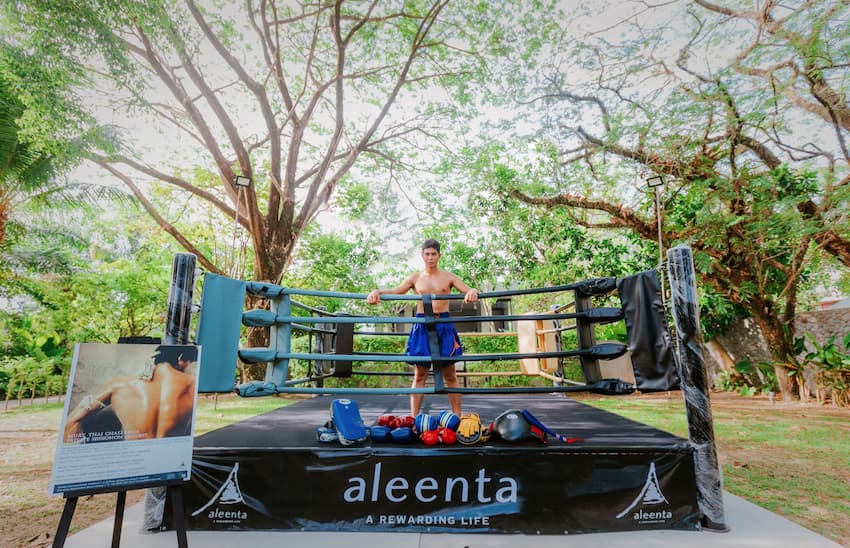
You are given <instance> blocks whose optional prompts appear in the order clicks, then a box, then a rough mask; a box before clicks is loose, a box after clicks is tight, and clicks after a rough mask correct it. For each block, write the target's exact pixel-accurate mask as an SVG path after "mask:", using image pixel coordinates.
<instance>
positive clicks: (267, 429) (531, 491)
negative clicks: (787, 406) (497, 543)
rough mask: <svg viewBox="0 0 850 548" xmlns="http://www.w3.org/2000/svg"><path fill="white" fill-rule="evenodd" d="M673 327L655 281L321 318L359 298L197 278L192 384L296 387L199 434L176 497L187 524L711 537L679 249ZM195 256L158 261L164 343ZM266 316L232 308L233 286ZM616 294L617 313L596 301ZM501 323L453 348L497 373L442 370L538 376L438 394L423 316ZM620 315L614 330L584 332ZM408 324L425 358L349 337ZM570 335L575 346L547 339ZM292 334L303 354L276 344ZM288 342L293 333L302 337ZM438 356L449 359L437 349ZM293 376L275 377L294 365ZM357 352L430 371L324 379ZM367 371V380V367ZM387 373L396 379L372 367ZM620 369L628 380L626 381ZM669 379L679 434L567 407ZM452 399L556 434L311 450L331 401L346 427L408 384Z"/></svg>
mask: <svg viewBox="0 0 850 548" xmlns="http://www.w3.org/2000/svg"><path fill="white" fill-rule="evenodd" d="M668 264H669V274H670V275H669V278H670V280H671V288H670V290H671V296H672V297H671V303H672V309H673V310H672V316H673V319H674V325H675V330H673V331H674V333H675V337H674V336H673V335H672V334H671V330H669V329H668V324H667V314H666V310H665V304H664V301H663V299H662V297H661V295H662V294H661V289H660V287H659V281H658V275H657V273H656V272H655V271H647V272H642V273H638V274H635V275H633V276H628V277H625V278H596V279H592V280H586V281H581V282H576V283H573V284H569V285H563V286H555V287H547V288H532V289H524V290H513V291H496V292H489V293H480V294H479V299H496V298H502V297H511V296H517V295H527V294H540V293H553V294H555V293H558V294H562V293H564V292H569V293H571V296H572V301H571V302H570V303H568V304H567V305H562V306H555V307H552V309H551V310H549V311H548V312H545V313H529V314H518V315H500V316H453V317H451V318H445V319H444V318H435V317H433V315H432V314H431V312H432V310H433V309H432V306H433V302H434V301H436V300H441V299H462V296H461V295H422V296H419V295H386V296H382V300H386V301H412V302H416V301H421V302H422V305H423V307H424V308H425V311H426V314H425V317H413V318H410V317H407V318H404V317H385V316H365V315H355V314H349V313H328V312H326V311H325V310H322V309H319V308H316V307H312V306H309V305H306V304H304V303H302V302H300V301H299V300H298V298H300V297H322V298H334V299H342V300H364V299H365V296H366V295H365V294H359V293H340V292H332V291H318V290H308V289H294V288H286V287H282V286H279V285H275V284H269V283H258V282H248V281H242V280H235V279H231V278H227V277H224V276H218V275H214V274H206V275H205V277H204V281H203V290H202V299H201V303H200V312H199V313H198V324H197V337H196V342H197V344H199V345H200V346H201V348H202V353H201V368H200V372H199V385H198V386H199V392H202V393H216V392H219V393H220V392H232V391H235V392H236V393H238V394H239V395H241V396H244V397H254V396H269V395H275V394H293V395H306V396H309V397H307V398H303V399H300V401H298V402H297V403H295V404H292V405H289V406H287V407H283V408H281V409H278V410H276V411H274V412H271V413H267V414H265V415H262V416H259V417H254V418H252V419H249V420H246V421H242V422H240V423H236V424H233V425H230V426H227V427H224V428H221V429H219V430H216V431H213V432H209V433H207V434H204V435H202V436H199V437H198V438H196V440H195V448H194V456H193V463H192V481H191V484H190V485H189V486H188V487H187V488H186V489H185V490H184V491H185V493H184V499H185V506H186V513H187V516H186V517H187V520H188V524H189V528H190V529H198V530H253V529H258V530H259V529H273V530H305V531H310V530H315V531H331V530H333V531H411V532H414V531H416V532H466V533H468V532H486V533H494V532H496V533H526V534H540V533H548V534H565V533H583V532H601V531H633V530H644V529H683V530H698V529H700V528H709V529H714V530H724V529H725V524H724V516H723V507H722V486H721V480H720V472H719V466H718V462H717V455H716V450H715V447H714V438H713V425H712V420H711V410H710V402H709V401H708V392H707V390H708V382H707V375H706V372H705V363H704V360H703V356H702V350H701V347H700V342H701V339H700V333H699V318H698V312H697V311H698V307H697V300H696V287H695V283H694V274H693V264H692V260H691V256H690V250H689V249H688V248H686V247H679V248H674V249H671V250H670V251H669V252H668ZM194 270H195V264H194V256H192V255H190V254H178V255H177V256H175V261H174V268H173V276H172V286H171V290H170V292H169V312H168V324H167V329H166V340H167V341H173V342H188V341H189V339H190V336H189V329H190V323H191V318H192V314H193V304H192V298H193V297H192V295H193V287H194V283H195V280H194ZM249 296H250V297H253V299H252V300H253V301H256V299H257V298H261V299H265V300H266V301H267V302H268V303H269V308H268V309H250V310H245V309H244V306H245V302H246V297H249ZM614 296H616V297H619V299H620V304H621V306H619V307H612V306H603V307H595V306H594V301H595V300H598V299H607V303H610V302H611V300H612V299H613V298H614ZM493 320H499V321H511V322H515V323H516V324H517V326H518V329H517V336H518V338H519V340H518V348H519V351H518V352H511V353H501V354H464V355H463V356H462V357H461V358H460V361H462V362H495V361H509V362H511V363H518V364H519V366H518V368H517V369H516V370H514V371H507V372H505V371H500V372H495V371H494V372H490V373H488V372H483V373H482V372H476V373H467V372H465V371H459V372H458V376H459V377H463V376H464V375H467V374H469V375H493V376H498V375H525V376H528V377H529V378H537V379H542V381H544V382H545V385H544V386H541V385H540V383H537V385H536V386H510V387H489V388H482V387H472V388H470V387H466V386H464V387H460V386H458V387H449V386H446V384H445V382H444V380H443V378H442V374H441V369H442V366H443V364H444V363H445V360H443V359H441V358H440V357H439V351H436V352H435V351H434V349H437V348H439V346H438V344H439V342H438V341H437V337H436V329H435V328H436V325H437V324H439V323H441V322H447V321H451V322H454V323H463V322H484V321H493ZM613 322H623V323H624V324H625V327H626V333H627V338H628V341H627V343H620V342H599V341H597V339H596V334H595V327H596V326H598V325H604V324H608V323H613ZM416 323H421V324H424V325H425V327H426V329H427V330H428V334H429V345H430V347H431V348H432V352H431V354H432V355H431V356H424V357H423V356H416V357H414V356H406V355H403V354H391V353H389V354H388V353H377V352H365V351H360V350H358V349H357V347H358V340H359V339H360V338H364V337H373V336H386V335H390V334H389V333H386V332H381V331H377V330H376V327H377V326H380V325H382V324H396V325H405V326H406V325H412V324H416ZM243 327H253V328H256V327H261V328H268V329H269V330H270V342H269V346H268V347H267V348H240V344H239V340H240V335H241V333H242V329H243ZM572 330H574V331H575V332H576V340H577V345H576V347H575V348H564V346H563V345H562V341H561V336H560V335H561V334H562V333H564V332H566V331H572ZM299 336H300V337H302V340H303V337H306V338H307V341H308V344H307V346H308V351H306V352H304V351H296V350H295V349H294V348H293V347H294V346H295V345H294V344H293V342H294V341H295V339H296V338H297V337H299ZM302 346H303V344H302ZM615 359H619V360H622V359H627V360H628V361H629V362H630V364H631V368H632V371H633V379H631V378H630V379H629V380H624V379H622V378H611V377H607V376H606V375H605V373H606V362H608V361H610V360H615ZM237 360H241V361H242V362H244V363H249V364H254V363H266V364H267V370H266V376H265V379H264V380H263V381H253V382H248V383H244V384H236V382H235V379H236V376H237V375H236V365H237ZM564 360H577V361H578V362H579V363H580V366H581V371H582V374H583V376H584V379H581V380H575V379H568V378H566V377H565V375H564V367H563V364H564ZM453 361H454V360H453ZM294 363H299V364H302V365H301V367H300V369H304V367H303V364H306V365H307V367H306V370H307V373H306V374H305V375H303V376H300V377H298V378H292V377H293V375H292V373H293V370H294V368H293V364H294ZM363 363H372V364H374V363H390V364H392V363H408V364H421V365H429V366H431V368H432V370H433V371H432V382H431V383H429V384H431V385H430V386H426V387H424V388H399V387H388V388H345V387H331V386H326V382H325V381H327V380H328V379H331V378H346V379H348V378H351V377H356V376H357V375H361V374H373V375H374V374H376V373H375V372H374V371H370V372H364V371H361V370H359V369H358V367H359V365H360V364H363ZM377 374H382V373H377ZM383 374H386V375H400V374H401V375H404V373H399V372H397V371H395V372H386V373H383ZM632 380H633V382H632ZM676 389H682V390H683V392H684V396H685V401H686V406H685V407H686V409H685V411H686V414H687V418H688V424H689V440H684V439H681V438H679V437H677V436H674V435H672V434H669V433H666V432H662V431H660V430H657V429H654V428H651V427H649V426H646V425H643V424H639V423H636V422H634V421H629V420H627V419H624V418H622V417H618V416H616V415H614V414H612V413H607V412H605V411H601V410H598V409H595V408H592V407H590V406H587V405H584V404H581V403H579V402H577V401H574V400H571V399H569V398H567V397H565V396H567V395H568V394H569V393H571V392H578V391H590V392H594V393H600V394H608V395H623V394H629V393H631V392H633V391H635V390H639V391H642V392H650V391H662V390H664V391H666V390H676ZM451 393H460V394H464V398H463V408H464V412H467V411H471V412H474V413H476V414H478V415H480V416H481V418H482V422H484V423H485V424H486V423H488V422H489V421H490V420H492V419H493V418H495V417H496V416H497V415H499V414H500V413H502V412H504V411H505V410H506V409H526V410H528V411H530V412H531V413H533V414H534V415H535V416H536V417H537V418H538V419H540V420H541V421H542V422H543V423H545V424H546V426H547V427H549V428H550V429H552V430H554V431H555V432H557V433H559V434H564V435H565V436H569V439H570V440H571V442H570V443H564V442H562V441H561V440H560V439H558V438H549V439H548V440H547V442H546V443H541V442H540V441H539V440H529V439H525V440H522V441H513V442H507V441H504V440H500V439H498V438H497V437H496V438H493V439H491V440H488V441H482V442H481V443H477V444H474V445H472V444H470V445H445V446H443V445H441V446H434V447H431V446H425V445H423V444H422V443H419V442H418V440H412V441H410V442H409V443H377V442H373V440H369V439H366V440H365V441H363V442H361V443H357V444H354V445H345V446H343V445H340V444H336V443H324V442H322V441H320V440H319V439H318V438H317V435H316V429H317V427H319V426H321V425H322V424H324V423H325V422H326V421H327V420H328V415H329V413H328V410H329V407H330V404H331V402H332V401H333V400H334V399H336V398H338V397H345V398H346V399H350V400H354V401H356V402H357V403H358V404H359V410H360V413H361V415H362V419H363V422H364V423H365V424H366V425H372V424H375V421H376V420H377V419H378V417H380V416H385V415H392V414H394V415H398V416H401V415H405V414H407V409H408V405H409V398H408V397H407V396H409V395H410V394H424V395H431V397H427V398H425V400H424V403H423V408H422V411H423V413H427V414H433V415H436V414H439V413H440V411H441V410H445V409H448V403H447V401H446V398H445V397H444V395H446V394H451Z"/></svg>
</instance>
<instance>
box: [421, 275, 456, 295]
mask: <svg viewBox="0 0 850 548" xmlns="http://www.w3.org/2000/svg"><path fill="white" fill-rule="evenodd" d="M413 287H414V289H415V290H416V293H418V294H419V295H426V294H431V293H433V294H436V295H443V294H445V293H449V292H451V290H452V286H451V283H450V281H449V280H448V279H443V278H441V277H420V278H419V279H418V280H416V283H415V284H414V286H413Z"/></svg>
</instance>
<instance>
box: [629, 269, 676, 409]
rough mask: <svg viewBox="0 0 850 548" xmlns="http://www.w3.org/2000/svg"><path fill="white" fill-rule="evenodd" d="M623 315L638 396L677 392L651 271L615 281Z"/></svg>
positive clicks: (658, 293)
mask: <svg viewBox="0 0 850 548" xmlns="http://www.w3.org/2000/svg"><path fill="white" fill-rule="evenodd" d="M617 289H618V290H619V293H620V302H621V303H622V305H623V312H624V313H625V321H626V331H627V333H628V337H629V350H630V351H631V353H632V369H633V370H634V373H635V382H636V384H637V388H638V390H640V391H641V392H653V391H661V390H677V389H678V388H679V375H678V373H677V371H676V367H675V361H674V354H673V341H672V339H671V337H670V331H669V329H668V327H667V316H666V315H665V313H664V301H663V299H662V297H661V288H660V287H659V284H658V273H657V272H656V271H655V270H647V271H645V272H639V273H638V274H633V275H631V276H627V277H625V278H620V279H619V280H618V281H617Z"/></svg>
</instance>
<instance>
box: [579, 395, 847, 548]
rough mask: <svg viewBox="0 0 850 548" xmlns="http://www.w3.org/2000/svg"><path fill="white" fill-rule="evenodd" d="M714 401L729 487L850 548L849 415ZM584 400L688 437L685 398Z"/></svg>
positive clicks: (733, 398)
mask: <svg viewBox="0 0 850 548" xmlns="http://www.w3.org/2000/svg"><path fill="white" fill-rule="evenodd" d="M711 399H712V414H713V417H714V431H715V438H716V443H717V451H718V455H719V458H720V462H721V466H722V473H723V483H724V488H725V489H726V490H727V491H729V492H730V493H733V494H735V495H738V496H740V497H742V498H744V499H747V500H749V501H750V502H753V503H755V504H757V505H759V506H761V507H763V508H766V509H768V510H770V511H771V512H774V513H776V514H779V515H781V516H784V517H786V518H788V519H790V520H791V521H794V522H796V523H798V524H800V525H803V526H804V527H807V528H808V529H811V530H812V531H815V532H817V533H819V534H821V535H823V536H825V537H827V538H830V539H832V540H834V541H836V542H838V543H840V544H842V545H844V546H850V409H846V408H845V409H837V408H832V407H824V406H819V405H816V404H802V403H798V402H795V403H779V402H776V403H770V402H769V401H768V400H767V399H766V398H764V399H762V398H744V397H740V396H737V395H734V394H728V393H714V394H712V396H711ZM581 401H583V402H584V403H587V404H590V405H593V406H595V407H599V408H601V409H605V410H608V411H611V412H614V413H617V414H619V415H623V416H625V417H627V418H630V419H632V420H636V421H638V422H642V423H645V424H649V425H651V426H654V427H656V428H659V429H661V430H666V431H668V432H672V433H674V434H677V435H680V436H682V437H685V438H687V437H688V425H687V419H686V416H685V412H684V404H683V402H682V400H681V393H679V392H676V393H671V394H670V396H669V397H668V396H667V395H666V393H665V394H664V395H655V396H652V397H647V396H638V397H626V398H601V397H593V396H586V397H584V398H582V399H581Z"/></svg>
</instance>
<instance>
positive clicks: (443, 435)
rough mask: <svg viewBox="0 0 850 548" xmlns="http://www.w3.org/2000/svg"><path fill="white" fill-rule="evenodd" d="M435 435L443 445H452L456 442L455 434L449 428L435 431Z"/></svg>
mask: <svg viewBox="0 0 850 548" xmlns="http://www.w3.org/2000/svg"><path fill="white" fill-rule="evenodd" d="M437 435H438V436H439V437H440V443H442V444H443V445H454V444H455V443H456V442H457V433H455V431H454V430H452V429H451V428H440V429H439V430H437Z"/></svg>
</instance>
